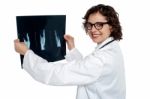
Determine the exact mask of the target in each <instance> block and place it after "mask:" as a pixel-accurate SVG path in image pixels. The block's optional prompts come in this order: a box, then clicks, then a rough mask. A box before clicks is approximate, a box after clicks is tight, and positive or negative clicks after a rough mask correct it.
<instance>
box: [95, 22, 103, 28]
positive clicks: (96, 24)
mask: <svg viewBox="0 0 150 99" xmlns="http://www.w3.org/2000/svg"><path fill="white" fill-rule="evenodd" d="M95 26H96V27H102V26H103V23H101V22H96V23H95Z"/></svg>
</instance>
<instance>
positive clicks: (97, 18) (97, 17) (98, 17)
mask: <svg viewBox="0 0 150 99" xmlns="http://www.w3.org/2000/svg"><path fill="white" fill-rule="evenodd" d="M87 21H88V22H91V23H95V22H107V20H106V17H105V16H103V15H102V14H101V13H99V12H96V13H93V14H90V15H89V18H88V20H87Z"/></svg>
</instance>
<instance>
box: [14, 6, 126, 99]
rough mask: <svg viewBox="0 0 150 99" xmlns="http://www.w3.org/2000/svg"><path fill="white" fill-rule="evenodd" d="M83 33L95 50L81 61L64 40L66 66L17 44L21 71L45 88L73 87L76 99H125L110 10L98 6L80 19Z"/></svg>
mask: <svg viewBox="0 0 150 99" xmlns="http://www.w3.org/2000/svg"><path fill="white" fill-rule="evenodd" d="M84 19H85V22H84V23H83V25H84V28H85V31H86V33H87V34H88V35H89V36H90V38H91V39H92V40H93V42H94V43H97V47H96V49H95V51H93V52H92V54H90V55H88V56H86V57H85V58H83V57H82V55H81V54H80V53H79V51H78V50H77V49H76V48H75V45H74V39H73V37H71V36H69V35H65V36H64V38H65V40H66V42H67V45H68V48H69V50H70V52H69V53H68V54H67V55H66V60H67V61H68V62H67V63H57V62H56V63H53V62H47V61H46V60H45V59H42V58H41V57H39V56H37V55H36V54H35V53H34V52H33V51H31V50H30V49H28V48H27V47H26V45H25V44H24V43H22V42H19V40H15V50H16V52H18V53H20V54H22V55H24V61H23V68H24V69H25V70H26V71H27V72H28V73H29V74H30V75H31V76H32V77H33V78H34V79H35V80H37V81H39V82H42V83H45V84H49V85H77V86H78V90H77V99H125V76H124V64H123V56H122V53H121V50H120V47H119V44H118V41H119V40H120V39H122V32H121V26H120V22H119V19H118V16H117V12H116V11H115V10H114V9H113V7H111V6H108V5H103V4H99V5H96V6H93V7H92V8H90V9H89V10H88V11H87V13H86V14H85V16H84Z"/></svg>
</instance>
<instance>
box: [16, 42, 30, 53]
mask: <svg viewBox="0 0 150 99" xmlns="http://www.w3.org/2000/svg"><path fill="white" fill-rule="evenodd" d="M14 47H15V51H16V52H17V53H20V54H21V55H25V53H26V52H27V50H29V49H28V47H27V46H26V45H25V43H24V42H20V41H19V39H16V40H14Z"/></svg>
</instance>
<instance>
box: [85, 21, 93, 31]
mask: <svg viewBox="0 0 150 99" xmlns="http://www.w3.org/2000/svg"><path fill="white" fill-rule="evenodd" d="M85 28H86V29H88V30H90V29H92V24H91V23H88V22H87V23H85Z"/></svg>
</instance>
